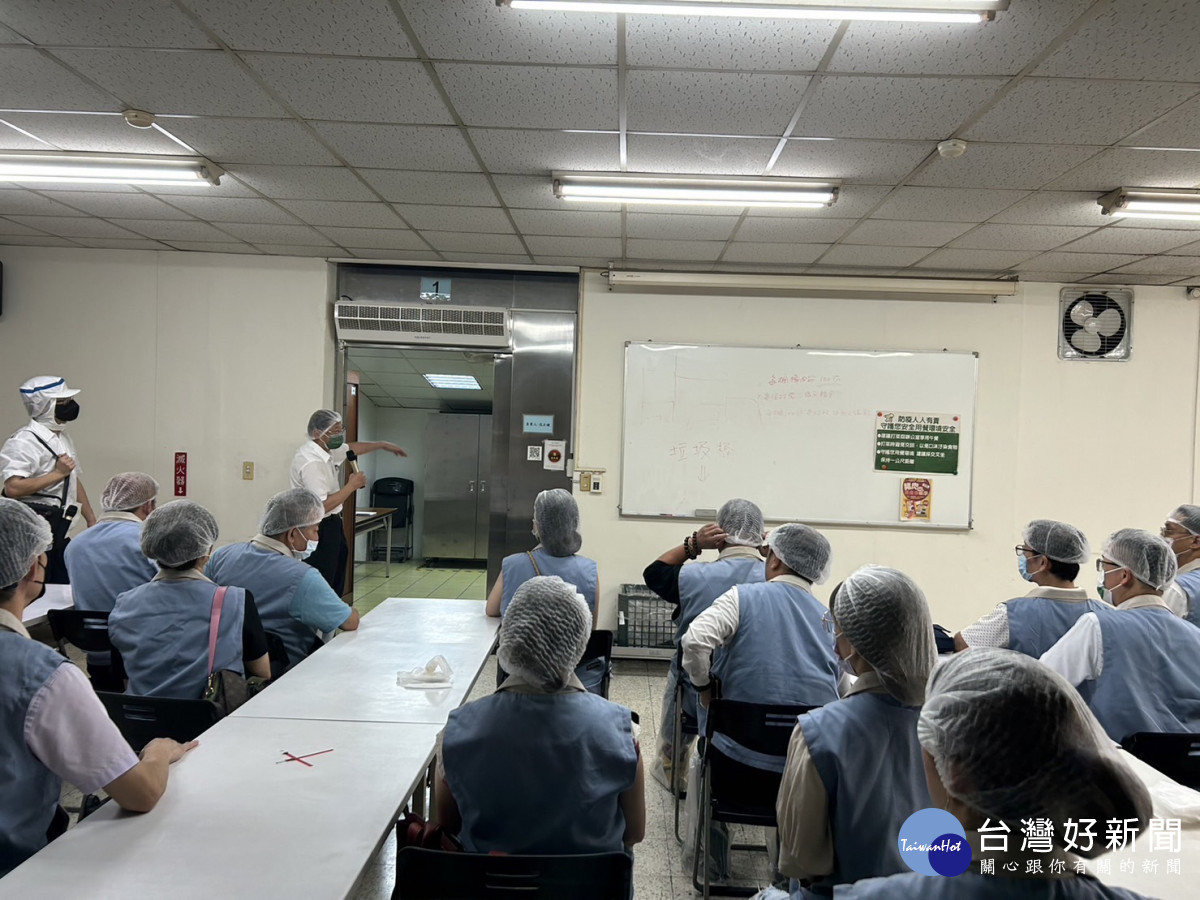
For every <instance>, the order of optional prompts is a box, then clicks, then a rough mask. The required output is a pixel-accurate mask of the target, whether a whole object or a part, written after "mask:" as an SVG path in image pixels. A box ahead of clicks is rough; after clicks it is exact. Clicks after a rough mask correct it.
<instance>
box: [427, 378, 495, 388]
mask: <svg viewBox="0 0 1200 900" xmlns="http://www.w3.org/2000/svg"><path fill="white" fill-rule="evenodd" d="M421 377H422V378H424V379H425V380H426V381H428V382H429V386H430V387H435V388H445V389H446V390H450V391H482V390H483V388H481V387H480V386H479V382H478V381H476V380H475V376H473V375H422V376H421Z"/></svg>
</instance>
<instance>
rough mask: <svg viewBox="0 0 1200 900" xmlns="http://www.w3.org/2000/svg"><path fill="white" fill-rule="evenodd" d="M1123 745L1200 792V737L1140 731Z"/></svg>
mask: <svg viewBox="0 0 1200 900" xmlns="http://www.w3.org/2000/svg"><path fill="white" fill-rule="evenodd" d="M1121 746H1122V747H1123V748H1124V749H1125V750H1127V751H1129V752H1130V753H1132V754H1133V755H1134V756H1136V757H1137V758H1138V759H1140V760H1141V761H1142V762H1144V763H1146V764H1147V765H1150V766H1153V767H1154V768H1156V769H1158V771H1160V772H1162V773H1163V774H1164V775H1166V776H1167V777H1168V778H1170V779H1171V780H1173V781H1178V782H1179V783H1180V784H1182V785H1185V786H1186V787H1190V788H1196V789H1200V734H1184V733H1174V734H1172V733H1164V732H1156V731H1139V732H1137V733H1135V734H1131V735H1129V737H1127V738H1125V740H1123V741H1121Z"/></svg>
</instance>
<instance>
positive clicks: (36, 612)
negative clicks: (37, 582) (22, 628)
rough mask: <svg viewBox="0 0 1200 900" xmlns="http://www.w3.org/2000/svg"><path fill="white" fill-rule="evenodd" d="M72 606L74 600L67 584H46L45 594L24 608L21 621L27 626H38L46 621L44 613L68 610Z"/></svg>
mask: <svg viewBox="0 0 1200 900" xmlns="http://www.w3.org/2000/svg"><path fill="white" fill-rule="evenodd" d="M74 605H75V598H74V597H72V596H71V586H70V585H69V584H48V585H46V593H45V594H43V595H42V597H41V598H40V599H38V600H34V601H33V602H32V603H30V604H29V605H28V606H27V607H25V612H23V613H21V621H22V622H23V623H24V624H25V625H27V626H28V625H38V624H40V623H42V622H45V621H46V613H47V612H48V611H49V610H52V609H70V608H71V607H72V606H74Z"/></svg>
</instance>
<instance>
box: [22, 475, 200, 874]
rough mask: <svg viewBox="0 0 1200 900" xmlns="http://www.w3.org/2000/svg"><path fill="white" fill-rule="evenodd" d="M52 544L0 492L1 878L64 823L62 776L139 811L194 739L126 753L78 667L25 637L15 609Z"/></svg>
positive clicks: (154, 798) (33, 586) (36, 522)
mask: <svg viewBox="0 0 1200 900" xmlns="http://www.w3.org/2000/svg"><path fill="white" fill-rule="evenodd" d="M51 543H53V537H52V535H51V532H50V526H49V524H47V522H46V520H45V519H43V518H41V517H40V516H38V515H37V514H36V513H34V512H33V510H31V509H30V508H29V507H28V506H26V505H25V504H24V503H18V502H17V501H16V500H6V499H0V735H2V743H0V746H2V747H3V750H2V751H0V759H2V760H3V764H2V765H0V798H2V799H0V877H2V876H4V875H6V874H7V873H8V872H9V871H11V870H12V869H15V868H16V867H17V866H19V865H20V864H21V863H23V862H24V861H25V860H26V859H28V858H29V857H31V856H33V854H35V853H36V852H37V851H38V850H40V849H42V847H44V846H46V844H47V843H48V842H49V841H51V840H53V839H54V838H56V837H58V836H59V835H60V834H62V833H63V832H64V831H65V830H66V828H67V821H68V820H67V814H66V813H65V812H64V811H63V810H62V809H61V808H59V806H58V798H59V795H60V794H61V793H62V782H63V781H64V780H65V781H67V782H69V783H70V784H73V785H75V787H77V788H79V790H80V791H82V792H83V793H85V794H90V793H94V792H95V791H98V790H100V789H102V788H103V790H104V791H105V793H107V794H108V795H109V796H110V797H112V798H113V800H115V801H116V802H117V805H118V806H120V807H122V808H123V809H127V810H129V811H131V812H148V811H150V810H151V809H153V808H154V805H155V804H156V803H157V802H158V799H159V798H160V797H161V796H162V795H163V791H165V790H166V787H167V767H168V766H169V765H170V764H171V763H173V762H175V761H176V760H178V759H179V758H181V757H182V756H183V754H185V753H187V752H188V751H189V750H191V749H192V748H193V747H195V746H196V742H195V741H192V742H191V743H190V744H177V743H176V742H175V741H172V740H167V739H159V740H155V741H151V742H150V743H149V744H147V745H146V747H145V749H143V750H142V752H141V754H140V756H139V755H138V754H136V753H134V752H133V750H131V749H130V747H129V744H128V743H126V741H125V739H124V738H123V737H121V732H120V731H118V730H117V726H116V725H114V724H113V722H112V720H111V719H110V718H109V717H108V713H107V712H106V711H105V709H104V706H103V705H102V704H101V703H100V701H99V699H97V697H96V693H95V691H93V690H92V687H91V685H89V684H88V682H87V678H86V677H84V674H83V672H81V671H80V670H79V669H78V668H77V667H76V666H74V665H73V664H72V663H71V661H70V660H67V659H64V658H63V657H62V656H61V655H59V654H58V653H56V652H55V651H54V650H52V649H50V648H49V647H47V646H46V645H45V644H41V643H38V642H37V641H33V640H30V638H29V632H27V631H26V630H25V626H24V625H22V624H21V616H22V613H24V611H25V608H26V607H27V606H29V604H30V603H32V602H33V601H34V600H36V599H37V598H38V597H39V596H40V595H41V593H42V592H43V591H44V590H45V583H44V579H45V567H46V551H47V550H49V549H50V545H51ZM100 827H104V826H100Z"/></svg>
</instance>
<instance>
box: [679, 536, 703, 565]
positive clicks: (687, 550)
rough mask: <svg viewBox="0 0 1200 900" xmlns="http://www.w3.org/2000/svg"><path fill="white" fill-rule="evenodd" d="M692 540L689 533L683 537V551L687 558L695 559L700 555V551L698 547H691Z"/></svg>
mask: <svg viewBox="0 0 1200 900" xmlns="http://www.w3.org/2000/svg"><path fill="white" fill-rule="evenodd" d="M692 540H693V538H692V536H691V535H686V536H685V537H684V539H683V553H684V555H685V556H687V558H688V559H696V558H697V557H698V556H699V555H700V551H699V549H698V548H697V549H693V548H692V546H691V541H692Z"/></svg>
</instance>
